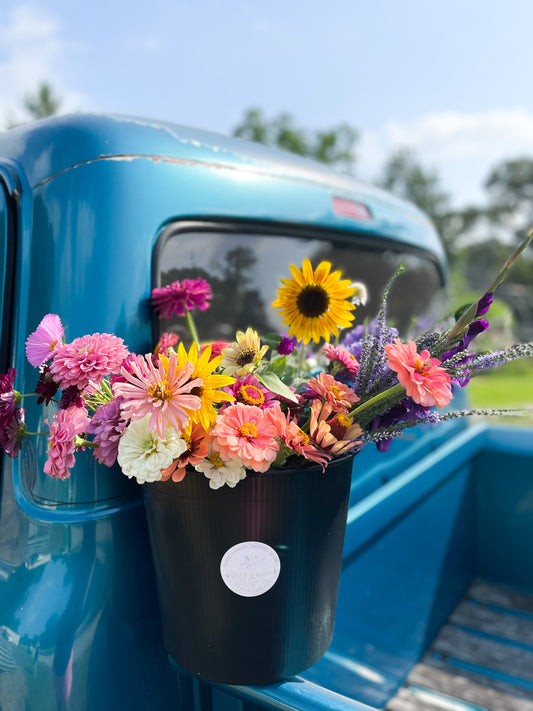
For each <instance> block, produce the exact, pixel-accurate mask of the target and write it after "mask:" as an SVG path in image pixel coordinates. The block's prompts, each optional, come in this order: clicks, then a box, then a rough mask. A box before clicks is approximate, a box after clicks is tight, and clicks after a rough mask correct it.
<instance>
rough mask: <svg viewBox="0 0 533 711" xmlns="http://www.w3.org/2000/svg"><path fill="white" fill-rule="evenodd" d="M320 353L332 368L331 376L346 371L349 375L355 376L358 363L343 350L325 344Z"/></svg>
mask: <svg viewBox="0 0 533 711" xmlns="http://www.w3.org/2000/svg"><path fill="white" fill-rule="evenodd" d="M322 352H323V353H324V355H325V356H326V358H327V359H328V360H329V361H330V363H331V366H332V368H333V375H336V374H337V373H338V372H339V371H343V370H346V371H348V373H349V374H350V375H356V374H357V372H358V370H359V362H358V361H357V360H356V358H355V356H353V355H352V354H351V353H349V352H348V351H347V350H345V349H344V348H341V347H340V346H338V347H337V348H335V346H332V345H331V343H326V345H325V346H324V347H323V348H322Z"/></svg>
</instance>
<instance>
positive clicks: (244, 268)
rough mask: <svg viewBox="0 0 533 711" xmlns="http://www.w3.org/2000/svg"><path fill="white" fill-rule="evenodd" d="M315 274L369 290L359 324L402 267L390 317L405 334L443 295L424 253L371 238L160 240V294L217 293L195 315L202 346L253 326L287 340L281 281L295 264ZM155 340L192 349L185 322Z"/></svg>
mask: <svg viewBox="0 0 533 711" xmlns="http://www.w3.org/2000/svg"><path fill="white" fill-rule="evenodd" d="M305 257H307V258H308V259H310V261H311V263H312V265H313V267H316V266H317V264H318V263H319V262H320V261H322V260H327V261H329V262H331V263H332V265H333V267H334V268H335V269H340V270H341V271H342V274H343V277H344V278H347V279H350V280H351V281H361V282H363V283H364V284H365V285H366V287H367V289H368V292H369V299H368V302H367V304H366V306H365V307H362V306H360V307H358V309H357V311H356V321H355V323H362V322H363V321H364V319H365V318H367V317H370V318H372V317H373V316H375V315H376V313H377V311H378V310H379V307H380V295H381V293H382V291H383V288H384V286H385V284H386V283H387V281H388V279H389V278H390V277H391V275H392V274H393V273H394V271H395V269H396V267H397V266H398V264H399V263H400V262H403V263H404V264H406V265H407V267H408V271H407V273H406V274H405V275H402V276H401V277H400V278H399V279H398V280H397V281H396V284H395V286H394V289H393V292H392V293H391V300H390V307H389V316H390V318H391V320H392V321H394V322H395V325H396V326H397V328H399V330H400V332H403V331H405V329H406V328H407V327H408V326H409V325H410V322H411V321H412V320H413V319H414V318H416V317H417V316H420V315H421V314H422V313H423V312H425V311H427V310H428V307H430V305H431V303H432V302H433V301H434V300H435V297H436V296H437V295H438V294H439V292H440V291H441V289H442V286H443V284H442V276H441V272H440V270H439V268H438V265H437V264H436V263H435V262H434V261H433V260H432V259H430V257H429V256H427V255H425V254H424V253H422V252H416V253H415V252H413V251H409V250H408V249H402V246H401V245H400V246H399V247H396V246H392V245H391V243H390V242H385V241H383V242H381V241H380V240H379V239H376V238H373V239H372V241H371V242H370V241H369V239H368V237H365V236H361V237H360V238H359V239H358V237H357V235H352V234H350V235H349V241H348V239H347V238H346V236H339V235H336V234H330V233H324V234H320V235H318V234H313V233H309V234H308V235H305V234H298V235H291V234H284V233H280V232H273V233H268V232H266V231H265V232H263V233H262V232H255V231H252V230H247V231H243V230H237V229H235V230H231V229H229V228H226V229H223V228H218V229H209V228H208V227H205V226H204V227H195V228H194V229H191V228H189V229H187V228H180V227H178V226H174V227H170V228H167V229H166V230H165V232H164V233H163V234H162V235H161V238H160V241H159V244H158V249H157V252H156V257H155V261H154V273H153V280H154V286H165V285H167V284H170V283H172V282H173V281H176V280H181V279H186V278H187V279H191V278H196V277H202V278H204V279H206V280H207V281H208V282H209V283H210V285H211V288H212V292H213V299H212V301H211V307H210V308H209V309H208V310H206V311H203V312H199V311H195V313H194V319H195V323H196V326H197V329H198V332H199V335H200V340H205V341H214V340H233V337H234V334H235V331H236V330H237V329H240V330H245V329H246V328H247V327H248V326H253V327H254V328H255V329H256V330H258V331H259V333H260V334H261V333H262V334H266V333H272V332H278V333H284V332H286V327H284V325H283V321H282V319H281V318H280V315H279V313H278V311H277V310H276V309H273V308H272V305H271V304H272V301H273V300H274V299H275V297H276V293H277V290H278V287H279V286H280V279H282V278H290V276H291V273H290V269H289V265H290V264H295V265H297V266H299V267H301V264H302V261H303V259H304V258H305ZM154 329H155V332H154V337H155V339H156V340H157V339H158V338H159V335H160V333H161V332H163V331H171V332H174V333H177V334H178V335H179V336H180V338H181V339H182V340H183V341H184V342H185V343H186V344H188V343H189V342H190V336H189V333H188V330H187V327H186V325H185V320H184V319H183V318H180V317H176V316H174V317H173V318H172V319H170V320H161V321H158V322H157V323H154Z"/></svg>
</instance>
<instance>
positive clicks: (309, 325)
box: [272, 259, 356, 343]
mask: <svg viewBox="0 0 533 711" xmlns="http://www.w3.org/2000/svg"><path fill="white" fill-rule="evenodd" d="M330 269H331V264H330V263H329V262H320V264H319V265H318V267H317V268H316V270H315V271H314V272H313V267H312V266H311V262H310V261H309V260H308V259H304V261H303V265H302V269H301V270H300V269H298V267H295V266H294V264H291V272H292V277H293V278H292V279H282V280H281V281H282V282H283V284H284V286H281V287H280V288H279V290H278V298H277V299H276V301H274V302H273V304H272V306H274V307H275V308H278V309H283V312H282V316H283V322H284V323H285V324H286V325H287V326H288V327H289V335H290V336H296V338H297V339H298V340H299V341H303V342H304V343H309V341H311V340H313V341H314V342H315V343H318V342H319V340H320V338H321V337H322V338H324V339H325V340H326V341H329V339H330V335H331V334H333V335H334V336H338V335H339V327H340V328H347V327H348V326H351V324H352V321H353V319H354V315H353V314H352V313H350V312H351V311H353V309H355V305H354V304H353V303H351V302H350V301H349V298H350V296H352V295H353V294H354V293H355V291H356V288H355V287H352V286H350V280H349V279H342V280H341V273H340V271H336V272H331V274H330Z"/></svg>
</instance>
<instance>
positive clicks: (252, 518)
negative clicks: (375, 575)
mask: <svg viewBox="0 0 533 711" xmlns="http://www.w3.org/2000/svg"><path fill="white" fill-rule="evenodd" d="M531 238H532V235H529V236H528V238H527V239H526V240H525V241H524V242H523V244H522V245H521V246H520V248H519V249H518V250H517V251H516V252H515V254H514V255H513V256H512V257H511V258H510V259H509V260H508V262H507V263H506V264H505V265H504V268H503V269H502V271H501V272H500V274H499V275H498V276H497V278H496V279H495V281H494V282H493V283H492V284H491V286H490V287H489V288H488V289H487V291H486V293H485V294H484V295H483V296H482V297H481V298H480V299H479V300H478V301H477V302H475V303H474V304H470V305H468V306H467V307H465V308H464V309H462V310H461V311H460V312H458V313H457V314H456V318H455V321H454V322H451V323H445V324H444V325H443V326H442V327H441V328H438V329H435V330H431V331H427V332H424V333H422V334H420V335H418V336H417V337H412V338H410V339H406V340H401V339H400V337H399V334H398V332H397V331H396V330H395V329H394V328H393V327H392V326H391V325H390V324H389V323H388V321H387V299H388V295H389V291H390V288H391V286H392V283H393V281H394V279H396V278H398V276H399V274H400V273H401V272H402V271H403V268H402V267H399V268H398V270H397V271H396V273H395V275H394V276H393V278H392V279H391V280H390V282H389V284H388V285H387V287H386V288H385V290H384V293H383V298H382V303H381V308H380V310H379V312H378V314H377V316H376V318H375V319H374V320H373V321H371V322H369V323H366V324H360V325H357V326H355V327H354V324H353V322H354V318H355V314H354V311H355V310H356V307H357V305H358V304H360V303H362V302H364V301H365V299H366V289H365V287H364V285H363V284H362V283H359V282H352V281H351V280H350V279H345V278H343V277H342V275H341V273H340V272H339V271H332V267H331V265H330V264H329V263H328V262H321V263H320V264H319V265H318V266H317V267H316V268H315V269H314V268H313V267H312V265H311V263H310V262H309V261H308V260H307V259H306V260H304V262H303V265H302V267H301V268H298V267H296V266H294V265H291V267H290V269H291V274H292V276H291V278H287V279H283V280H282V286H281V287H280V288H279V291H278V294H277V298H276V299H275V301H274V302H273V306H274V307H275V308H277V309H279V310H280V311H281V314H282V317H283V321H284V323H285V325H286V327H287V330H286V333H285V334H269V335H266V336H263V337H260V336H259V334H258V333H257V332H256V331H255V330H254V329H253V328H252V327H249V328H247V330H246V331H238V332H237V334H236V338H235V341H234V342H233V343H221V342H217V343H207V344H203V345H201V344H200V341H199V338H198V334H197V332H196V328H195V325H194V321H193V316H192V314H193V311H194V309H195V308H198V309H200V310H204V309H206V308H208V307H209V301H210V298H211V292H210V287H209V284H208V283H207V282H206V281H205V280H203V279H185V280H183V281H181V282H175V283H173V284H170V285H168V286H165V287H163V288H158V289H154V290H153V292H152V298H151V303H152V307H153V309H154V310H155V312H156V313H157V314H158V315H159V316H161V317H164V318H168V317H170V316H172V315H174V314H176V315H178V316H181V317H183V318H185V319H186V321H187V324H188V327H189V330H190V333H191V340H192V344H191V345H190V347H189V348H188V349H187V348H186V347H185V346H184V345H183V343H182V342H178V337H177V336H175V335H173V334H170V333H164V334H163V335H162V337H161V339H160V341H159V343H158V344H157V346H156V348H155V351H154V352H153V353H149V354H142V355H137V354H134V353H130V352H129V351H128V349H127V348H126V346H125V344H124V342H123V340H122V339H121V338H119V337H117V336H115V335H111V334H105V333H95V334H92V335H86V336H83V337H80V338H76V339H74V340H73V341H71V342H66V341H65V335H64V329H63V325H62V323H61V320H60V318H59V316H57V315H55V314H48V315H46V316H45V317H44V318H43V320H42V321H41V323H40V324H39V325H38V326H37V328H36V330H35V331H34V332H33V333H32V334H31V335H29V337H28V339H27V341H26V355H27V358H28V360H29V362H30V363H31V365H33V366H34V367H36V368H38V369H39V378H38V382H37V386H36V390H35V393H33V394H32V395H33V396H34V397H35V396H36V397H37V398H38V403H39V404H41V405H44V406H45V407H47V408H48V410H47V414H48V417H47V418H46V419H45V423H46V425H47V427H48V430H47V432H46V433H34V434H42V435H45V436H47V437H48V441H49V447H48V450H47V452H48V454H47V460H46V462H45V463H44V471H45V473H46V474H47V475H49V476H51V477H56V478H59V479H68V478H69V476H70V470H71V469H72V467H73V466H74V464H75V454H76V452H77V451H81V450H84V449H91V450H92V451H93V453H94V456H95V457H96V459H97V460H98V462H100V463H101V464H104V465H106V466H112V465H114V464H115V462H117V463H118V465H119V467H120V469H121V471H122V473H123V474H124V475H126V476H127V477H129V478H133V479H135V480H136V481H137V482H139V483H141V484H145V483H148V486H147V487H146V489H145V492H146V501H147V507H148V516H149V524H150V533H151V542H152V549H153V554H154V560H155V565H156V573H157V577H158V583H159V595H160V602H161V608H162V615H163V628H164V636H165V644H166V647H167V650H168V651H169V653H170V654H171V656H172V657H173V658H174V659H175V660H176V661H177V663H178V664H180V665H182V666H183V667H184V668H186V669H187V670H188V671H190V672H192V673H194V674H198V675H200V676H202V677H204V678H207V679H210V680H214V681H220V682H227V683H268V682H272V681H275V680H278V679H281V678H285V677H287V676H290V675H292V674H294V673H297V672H299V671H301V670H302V669H304V668H306V667H308V666H310V665H311V664H313V663H314V662H315V661H316V660H317V659H318V658H319V657H320V656H321V655H322V654H323V653H324V651H325V650H326V648H327V646H328V645H329V642H330V641H331V636H332V634H333V619H334V611H335V604H336V595H337V586H338V579H339V574H340V564H341V557H342V545H343V539H344V530H345V523H346V512H347V505H348V497H349V488H350V480H351V474H352V459H353V455H355V454H356V453H357V452H358V451H360V450H361V449H362V448H363V447H364V446H365V445H367V444H369V443H372V442H373V443H376V445H377V446H378V449H380V450H381V451H385V450H386V449H387V448H388V446H389V445H390V442H391V441H392V439H393V438H395V437H397V436H399V435H401V433H402V432H403V431H404V430H405V429H406V428H409V427H412V426H414V425H417V424H419V423H438V422H442V421H445V420H448V419H451V418H455V417H460V416H464V415H470V414H496V412H497V413H498V414H500V412H499V411H488V410H468V411H466V410H455V411H454V410H451V411H450V410H449V409H447V408H448V406H449V404H450V402H451V401H452V399H453V396H454V393H455V391H456V390H457V389H460V388H463V387H465V385H467V383H468V381H469V380H470V378H471V377H472V376H475V375H476V374H477V373H479V372H481V371H483V370H486V369H488V368H492V367H495V366H499V365H501V364H503V363H505V362H507V361H509V360H512V359H514V358H521V357H529V356H531V355H532V354H533V346H532V345H531V344H521V345H517V346H512V347H510V348H506V349H504V350H499V351H495V352H492V353H476V352H475V351H473V350H472V348H471V344H472V342H473V340H474V339H475V337H476V336H477V335H479V334H480V333H482V332H483V331H485V330H486V329H487V328H488V327H489V324H488V322H487V321H486V320H485V318H484V316H485V315H486V314H487V312H488V310H489V308H490V304H491V302H492V297H493V293H494V290H495V289H496V288H497V286H498V285H499V284H500V283H501V281H502V280H503V278H504V277H505V275H506V273H507V271H508V270H509V269H510V267H511V265H512V263H513V262H514V260H515V259H516V258H517V256H518V255H519V253H520V252H521V251H522V250H523V249H524V248H525V247H526V246H527V244H529V242H530V240H531ZM322 341H324V345H323V346H322V347H321V348H318V346H319V345H320V344H321V342H322ZM311 342H313V344H314V345H315V346H317V347H316V348H311V347H310V344H311ZM15 377H16V371H15V370H14V369H10V370H9V371H8V373H7V374H5V375H1V376H0V445H1V447H2V449H3V450H4V452H6V453H7V454H8V455H9V456H10V457H16V456H17V455H18V453H19V451H20V449H21V446H22V443H23V440H24V438H25V437H26V436H28V435H30V434H32V433H31V432H29V431H28V429H27V425H26V422H25V416H24V409H23V408H22V407H21V405H22V402H23V399H24V398H25V397H28V396H29V395H21V394H20V393H19V392H17V391H16V390H15V389H14V385H15ZM52 403H53V404H52Z"/></svg>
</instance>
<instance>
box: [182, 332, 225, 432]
mask: <svg viewBox="0 0 533 711" xmlns="http://www.w3.org/2000/svg"><path fill="white" fill-rule="evenodd" d="M222 359H223V356H221V355H220V356H217V357H216V358H211V346H207V347H206V348H205V349H204V350H203V351H202V353H200V355H198V348H197V347H196V343H193V344H192V346H191V347H190V349H189V352H188V353H187V351H186V350H185V347H184V346H183V344H182V343H180V344H179V346H178V366H179V367H184V366H185V364H186V363H187V362H189V363H192V365H193V371H192V373H191V379H192V378H201V379H202V380H203V384H202V386H201V387H199V388H194V389H193V391H192V393H193V394H194V395H196V396H197V397H199V398H200V408H199V409H198V410H194V411H191V412H189V415H190V418H191V422H192V423H193V424H200V425H202V427H203V428H204V430H208V429H209V427H210V425H212V424H213V422H214V421H215V418H216V416H217V411H216V410H215V407H214V403H217V404H218V403H220V402H222V401H224V400H225V401H227V402H232V401H233V400H235V398H234V397H233V395H231V394H230V393H227V392H224V391H223V390H220V388H224V387H225V386H226V385H232V384H233V383H234V382H235V378H232V377H230V376H229V375H219V374H217V373H214V372H213V371H214V370H216V369H217V368H218V366H219V365H220V362H221V361H222Z"/></svg>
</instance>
